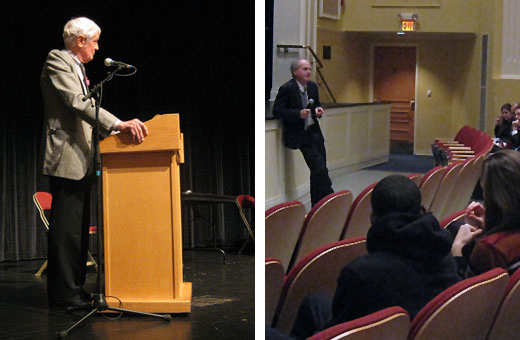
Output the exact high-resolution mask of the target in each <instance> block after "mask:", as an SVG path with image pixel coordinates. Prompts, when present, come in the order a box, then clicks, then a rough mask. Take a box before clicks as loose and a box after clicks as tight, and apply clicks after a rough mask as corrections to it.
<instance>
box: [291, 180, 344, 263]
mask: <svg viewBox="0 0 520 340" xmlns="http://www.w3.org/2000/svg"><path fill="white" fill-rule="evenodd" d="M351 205H352V193H351V192H350V191H349V190H343V191H338V192H335V193H332V194H330V195H328V196H326V197H324V198H322V199H321V200H320V201H319V202H318V203H316V204H315V205H314V206H313V207H312V209H311V210H310V211H309V213H308V214H307V216H306V217H305V221H304V222H303V227H302V229H301V232H300V235H299V237H298V242H297V244H296V249H295V252H294V254H293V256H292V258H291V263H290V264H289V267H288V269H289V270H291V267H292V265H294V264H295V263H296V262H298V261H299V260H301V259H302V258H303V257H305V256H306V255H307V254H308V253H310V252H311V251H313V250H314V249H316V248H318V247H321V246H323V245H325V244H329V243H331V242H335V241H338V240H339V236H340V235H341V231H342V230H343V226H344V225H345V221H346V220H347V214H348V212H349V210H350V207H351Z"/></svg>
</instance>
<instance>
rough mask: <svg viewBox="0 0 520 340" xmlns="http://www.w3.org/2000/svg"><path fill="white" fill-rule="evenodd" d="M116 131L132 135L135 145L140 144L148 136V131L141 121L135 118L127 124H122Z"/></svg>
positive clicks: (126, 122)
mask: <svg viewBox="0 0 520 340" xmlns="http://www.w3.org/2000/svg"><path fill="white" fill-rule="evenodd" d="M116 130H117V131H120V132H126V133H130V134H131V135H132V137H133V140H134V143H136V144H140V143H142V142H143V141H144V138H145V137H146V136H147V135H148V129H147V128H146V126H145V125H144V123H143V122H141V121H140V120H139V119H137V118H134V119H132V120H127V121H125V122H120V123H119V124H117V126H116Z"/></svg>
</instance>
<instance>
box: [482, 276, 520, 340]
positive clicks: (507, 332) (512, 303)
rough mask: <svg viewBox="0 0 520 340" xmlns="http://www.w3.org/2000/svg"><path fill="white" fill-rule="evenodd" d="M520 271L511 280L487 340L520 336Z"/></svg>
mask: <svg viewBox="0 0 520 340" xmlns="http://www.w3.org/2000/svg"><path fill="white" fill-rule="evenodd" d="M519 315H520V270H516V271H515V273H514V274H513V275H511V277H510V278H509V283H508V285H507V287H506V293H505V295H504V299H503V301H502V304H501V305H500V308H499V309H498V313H497V315H496V316H495V320H494V321H493V325H492V326H491V329H490V330H489V334H488V336H487V338H486V339H487V340H510V339H516V338H518V336H519V334H520V322H519V320H518V316H519Z"/></svg>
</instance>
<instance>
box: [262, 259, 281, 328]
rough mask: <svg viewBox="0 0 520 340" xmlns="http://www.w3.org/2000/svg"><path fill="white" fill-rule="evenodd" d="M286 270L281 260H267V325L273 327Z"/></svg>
mask: <svg viewBox="0 0 520 340" xmlns="http://www.w3.org/2000/svg"><path fill="white" fill-rule="evenodd" d="M284 278H285V269H284V267H283V265H282V263H281V262H280V260H278V259H275V258H266V259H265V325H266V326H271V324H272V322H273V318H274V313H275V312H276V307H277V306H278V301H279V300H280V294H281V293H282V287H283V281H284Z"/></svg>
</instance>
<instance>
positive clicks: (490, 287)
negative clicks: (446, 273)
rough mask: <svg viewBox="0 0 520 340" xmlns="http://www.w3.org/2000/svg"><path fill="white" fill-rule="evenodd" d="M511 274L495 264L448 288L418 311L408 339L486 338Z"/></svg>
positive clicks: (466, 339)
mask: <svg viewBox="0 0 520 340" xmlns="http://www.w3.org/2000/svg"><path fill="white" fill-rule="evenodd" d="M508 278H509V275H508V274H507V272H506V271H505V270H504V269H502V268H495V269H493V270H490V271H488V272H486V273H484V274H481V275H478V276H475V277H472V278H469V279H466V280H463V281H461V282H459V283H456V284H455V285H453V286H451V287H450V288H448V289H446V290H445V291H443V292H442V293H440V294H439V295H437V296H436V297H435V298H433V300H431V301H430V302H429V303H428V304H427V305H426V306H424V307H423V308H422V309H421V310H420V311H419V313H418V314H417V316H416V317H415V318H414V320H413V321H412V323H411V325H410V334H409V336H408V339H409V340H453V339H457V340H484V339H486V335H487V333H488V330H489V329H490V326H491V324H492V322H493V318H494V317H495V314H496V312H497V310H498V307H499V306H500V302H501V300H502V296H503V295H504V291H505V289H506V286H507V283H508Z"/></svg>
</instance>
